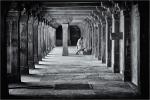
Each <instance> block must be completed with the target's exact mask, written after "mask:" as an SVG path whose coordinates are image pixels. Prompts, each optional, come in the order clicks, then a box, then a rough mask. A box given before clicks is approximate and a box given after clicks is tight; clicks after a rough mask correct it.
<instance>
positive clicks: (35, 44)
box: [33, 18, 38, 64]
mask: <svg viewBox="0 0 150 100" xmlns="http://www.w3.org/2000/svg"><path fill="white" fill-rule="evenodd" d="M33 33H34V63H36V64H37V63H38V19H37V18H35V21H34V26H33Z"/></svg>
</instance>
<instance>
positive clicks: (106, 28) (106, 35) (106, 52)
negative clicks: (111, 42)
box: [105, 16, 109, 64]
mask: <svg viewBox="0 0 150 100" xmlns="http://www.w3.org/2000/svg"><path fill="white" fill-rule="evenodd" d="M105 22H106V26H105V39H106V40H105V46H106V47H105V49H106V50H105V56H106V64H107V63H108V30H109V29H108V21H107V16H105Z"/></svg>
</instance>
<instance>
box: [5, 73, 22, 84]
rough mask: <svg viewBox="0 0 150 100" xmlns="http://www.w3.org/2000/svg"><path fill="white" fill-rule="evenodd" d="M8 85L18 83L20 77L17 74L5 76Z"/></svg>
mask: <svg viewBox="0 0 150 100" xmlns="http://www.w3.org/2000/svg"><path fill="white" fill-rule="evenodd" d="M7 75H8V76H7V78H8V83H20V82H21V77H20V75H19V74H7Z"/></svg>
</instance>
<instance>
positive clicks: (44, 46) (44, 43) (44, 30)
mask: <svg viewBox="0 0 150 100" xmlns="http://www.w3.org/2000/svg"><path fill="white" fill-rule="evenodd" d="M43 54H44V55H43V57H45V56H46V22H45V21H44V29H43Z"/></svg>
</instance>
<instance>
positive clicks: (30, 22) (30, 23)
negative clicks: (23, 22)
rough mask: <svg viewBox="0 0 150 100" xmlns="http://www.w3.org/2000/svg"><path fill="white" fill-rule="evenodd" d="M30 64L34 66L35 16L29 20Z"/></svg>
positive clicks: (30, 66) (31, 66)
mask: <svg viewBox="0 0 150 100" xmlns="http://www.w3.org/2000/svg"><path fill="white" fill-rule="evenodd" d="M28 66H29V68H34V49H33V16H32V15H30V16H29V20H28Z"/></svg>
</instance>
